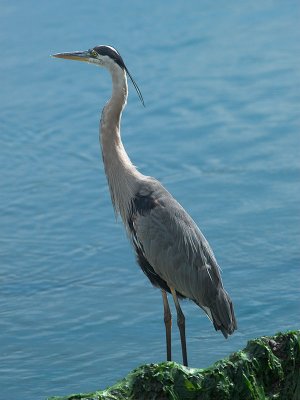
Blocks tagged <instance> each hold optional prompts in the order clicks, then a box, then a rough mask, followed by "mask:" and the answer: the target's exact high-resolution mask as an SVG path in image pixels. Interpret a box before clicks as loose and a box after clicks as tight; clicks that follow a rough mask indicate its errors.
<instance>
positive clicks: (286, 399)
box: [51, 331, 300, 400]
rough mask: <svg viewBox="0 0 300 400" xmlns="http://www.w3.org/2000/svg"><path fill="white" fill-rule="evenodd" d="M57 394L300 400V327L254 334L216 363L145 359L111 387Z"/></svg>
mask: <svg viewBox="0 0 300 400" xmlns="http://www.w3.org/2000/svg"><path fill="white" fill-rule="evenodd" d="M54 399H55V400H79V399H81V400H83V399H86V400H92V399H93V400H125V399H126V400H127V399H132V400H143V399H145V400H164V399H172V400H173V399H174V400H181V399H187V400H188V399H190V400H192V399H195V400H196V399H198V400H214V399H215V400H248V399H249V400H250V399H251V400H252V399H253V400H265V399H270V400H271V399H278V400H300V331H294V332H288V333H285V334H283V333H278V334H277V335H275V336H273V337H267V336H263V337H261V338H259V339H255V340H250V341H249V342H248V344H247V346H246V348H245V349H244V350H241V351H238V352H237V353H233V354H231V355H230V356H229V358H226V359H224V360H221V361H218V362H216V363H215V364H214V365H213V366H211V367H210V368H206V369H194V368H186V367H183V366H182V365H180V364H177V363H175V362H165V363H160V364H149V365H142V366H141V367H138V368H136V369H135V370H133V371H132V372H131V373H130V374H128V375H127V377H125V378H124V379H122V380H121V381H119V382H118V383H117V384H115V385H114V386H112V387H110V388H108V389H106V390H103V391H99V392H94V393H89V394H77V395H71V396H67V397H63V398H62V397H52V398H51V400H54Z"/></svg>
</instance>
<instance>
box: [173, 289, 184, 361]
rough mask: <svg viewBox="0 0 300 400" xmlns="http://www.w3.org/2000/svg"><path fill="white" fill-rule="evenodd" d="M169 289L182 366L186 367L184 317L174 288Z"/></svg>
mask: <svg viewBox="0 0 300 400" xmlns="http://www.w3.org/2000/svg"><path fill="white" fill-rule="evenodd" d="M170 289H171V293H172V296H173V300H174V303H175V307H176V311H177V325H178V328H179V333H180V340H181V350H182V359H183V365H185V366H186V367H187V366H188V361H187V352H186V339H185V317H184V315H183V312H182V310H181V307H180V304H179V301H178V298H177V294H176V290H175V289H174V288H170Z"/></svg>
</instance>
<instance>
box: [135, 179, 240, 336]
mask: <svg viewBox="0 0 300 400" xmlns="http://www.w3.org/2000/svg"><path fill="white" fill-rule="evenodd" d="M136 196H137V197H138V198H142V201H141V202H140V203H139V206H140V207H137V206H136V204H133V210H132V215H134V217H133V218H132V221H133V222H132V229H133V230H134V232H135V233H134V235H135V241H136V243H138V244H139V246H140V248H142V252H143V256H144V257H145V259H146V260H147V262H148V263H149V264H150V265H151V266H152V268H153V270H154V272H155V273H156V274H157V275H158V276H159V277H160V278H161V279H162V280H163V281H164V282H166V283H167V285H168V286H169V287H170V286H171V287H173V288H175V289H176V291H177V292H178V293H180V294H182V296H183V297H187V298H189V299H191V300H193V301H194V302H195V303H196V304H198V305H199V306H200V307H201V308H202V309H203V310H204V311H205V312H206V314H207V315H208V317H209V318H210V319H211V320H212V322H213V324H214V327H215V328H216V329H220V330H221V331H222V333H223V335H224V336H225V337H227V335H228V334H231V333H233V331H234V329H236V321H235V316H234V311H233V306H232V302H231V300H230V298H229V296H228V294H227V293H226V291H225V290H224V288H223V283H222V279H221V275H220V268H219V266H218V264H217V261H216V258H215V256H214V254H213V252H212V250H211V248H210V246H209V244H208V242H207V240H206V239H205V237H204V235H203V234H202V233H201V231H200V230H199V228H198V226H197V225H196V223H195V222H194V221H193V219H192V218H191V217H190V216H189V215H188V214H187V212H186V211H185V210H184V209H183V207H182V206H181V205H180V204H179V203H178V202H177V201H176V200H175V199H174V198H173V197H172V196H171V194H170V193H169V192H168V191H167V190H166V189H165V188H164V187H163V186H162V185H161V184H160V183H159V182H158V181H156V180H155V179H153V178H147V180H144V181H143V183H142V184H141V185H140V187H139V191H138V193H137V195H136ZM137 197H136V198H137Z"/></svg>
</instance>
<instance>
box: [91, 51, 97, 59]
mask: <svg viewBox="0 0 300 400" xmlns="http://www.w3.org/2000/svg"><path fill="white" fill-rule="evenodd" d="M91 55H92V56H93V57H97V56H98V53H97V52H96V50H94V49H92V50H91Z"/></svg>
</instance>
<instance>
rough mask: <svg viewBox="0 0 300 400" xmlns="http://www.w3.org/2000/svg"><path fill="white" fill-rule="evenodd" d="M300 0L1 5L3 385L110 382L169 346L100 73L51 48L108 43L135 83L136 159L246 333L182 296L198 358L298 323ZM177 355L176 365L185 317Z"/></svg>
mask: <svg viewBox="0 0 300 400" xmlns="http://www.w3.org/2000/svg"><path fill="white" fill-rule="evenodd" d="M299 8H300V7H299V2H298V1H286V2H275V1H268V0H267V1H264V2H261V1H259V0H254V1H252V2H251V3H247V4H246V3H242V2H241V3H238V2H235V1H233V0H229V1H228V0H227V1H216V2H211V1H201V2H197V1H191V2H186V1H185V2H183V1H182V2H181V1H177V2H174V1H172V2H171V1H165V2H159V1H154V2H153V1H152V2H139V1H131V2H118V1H115V0H110V1H101V2H99V1H96V0H93V1H89V2H81V3H80V2H75V1H70V0H67V1H58V0H53V1H51V2H48V1H40V2H36V1H32V0H28V1H26V2H12V1H10V0H2V1H1V5H0V26H1V36H0V45H1V62H0V77H1V78H0V79H1V91H0V102H1V103H0V104H1V117H0V165H1V177H0V204H1V208H0V224H1V227H0V260H1V265H0V388H1V397H2V398H3V399H4V398H7V399H8V398H9V399H11V400H14V399H20V398H21V397H22V398H25V399H40V398H45V397H47V396H50V395H55V394H56V395H59V394H60V395H63V394H68V393H72V392H80V391H81V392H84V391H93V390H96V389H100V388H105V387H106V386H107V385H110V384H112V383H114V382H116V381H117V380H118V379H119V378H121V377H123V376H124V375H125V374H126V373H127V372H129V371H130V370H131V369H132V368H134V367H136V366H138V365H139V364H142V363H150V362H160V361H162V360H164V359H165V338H164V325H163V322H162V302H161V295H160V292H159V291H158V290H155V289H153V288H152V287H151V285H150V284H149V282H148V281H147V278H146V277H145V276H144V275H143V273H142V272H141V271H140V270H139V267H138V266H137V265H136V263H135V259H134V255H133V252H132V250H131V248H130V245H129V243H128V241H127V239H126V237H125V233H124V230H123V227H122V225H121V223H120V222H119V223H116V222H115V218H114V214H113V210H112V206H111V202H110V198H109V194H108V189H107V184H106V179H105V175H104V171H103V165H102V161H101V157H100V150H99V143H98V120H99V116H100V112H101V109H102V107H103V105H104V104H105V102H106V101H107V99H108V98H109V95H110V89H111V83H110V79H109V76H108V74H107V72H106V71H103V70H100V69H97V68H95V67H93V66H90V65H85V64H82V63H75V62H68V61H64V60H57V59H51V58H50V57H49V55H50V54H52V53H56V52H61V51H72V50H85V49H87V48H90V47H92V46H94V45H97V44H112V45H114V46H115V47H116V48H118V50H119V51H120V53H121V54H122V56H123V58H124V60H125V62H126V63H127V65H128V68H129V70H130V71H131V73H132V75H133V76H134V77H135V79H136V81H137V82H138V84H139V86H140V88H141V90H142V92H143V96H144V98H145V102H146V108H145V109H144V108H143V107H142V106H141V105H140V104H139V100H138V97H137V96H136V94H135V93H134V90H133V87H132V85H130V87H129V90H130V96H129V102H128V106H127V108H126V111H125V113H124V118H123V123H122V133H123V140H124V143H125V146H126V148H127V150H128V153H129V155H130V157H131V158H132V159H133V161H134V163H135V164H136V165H137V166H138V167H139V168H140V170H141V171H142V172H143V173H145V174H150V175H153V176H155V177H157V178H158V179H160V180H161V181H162V182H163V183H164V184H165V186H166V187H167V188H168V190H169V191H171V192H172V193H173V194H174V195H175V197H176V198H177V199H178V200H179V201H180V203H182V204H183V206H184V207H185V208H186V209H187V210H188V211H189V212H190V214H191V215H192V216H193V218H194V219H195V220H196V221H197V223H198V224H199V226H200V227H201V229H202V230H203V232H204V233H205V235H206V237H207V238H208V240H209V242H210V244H211V246H212V247H213V249H214V252H215V254H216V257H217V259H218V261H219V264H220V265H221V267H222V270H223V280H224V284H225V287H226V289H227V290H228V292H229V293H230V295H231V297H232V299H233V301H234V304H235V309H236V314H237V319H238V324H239V330H238V331H237V332H236V333H235V334H234V335H233V336H232V337H230V339H229V340H227V341H225V340H224V338H223V337H222V335H221V334H220V333H217V332H215V331H214V329H213V327H212V325H211V323H210V322H209V321H208V319H207V318H206V317H205V316H204V314H203V312H201V310H199V309H198V308H197V307H196V306H195V305H194V304H192V303H189V302H186V303H184V304H183V309H184V312H185V314H186V319H187V337H188V351H189V360H190V365H191V366H193V367H205V366H208V365H210V364H211V363H213V362H214V361H216V360H217V359H219V358H221V357H223V356H225V355H227V354H229V353H230V352H232V351H235V350H237V349H239V348H241V347H243V346H244V345H245V344H246V342H247V340H248V339H249V338H253V337H256V336H260V335H264V334H265V335H269V334H274V333H275V332H277V331H279V330H283V331H284V330H287V329H296V328H299V305H300V304H299V287H300V277H299V259H300V254H299V236H300V223H299V222H300V221H299V219H300V218H299V217H300V209H299V208H300V206H299V205H300V190H299V172H300V162H299V154H300V140H299V128H300V114H299V110H300V107H299V106H300V91H299V89H300V85H299V84H300V73H299V65H300V53H299V43H300V30H299V14H300V12H299V11H300V10H299ZM173 353H174V359H175V360H176V361H179V362H180V361H181V352H180V342H179V338H178V333H177V329H176V324H174V336H173Z"/></svg>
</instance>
